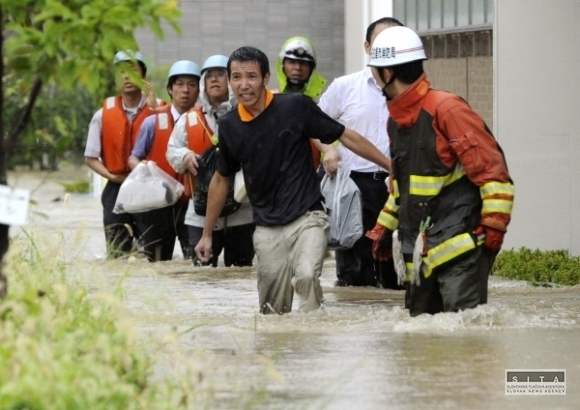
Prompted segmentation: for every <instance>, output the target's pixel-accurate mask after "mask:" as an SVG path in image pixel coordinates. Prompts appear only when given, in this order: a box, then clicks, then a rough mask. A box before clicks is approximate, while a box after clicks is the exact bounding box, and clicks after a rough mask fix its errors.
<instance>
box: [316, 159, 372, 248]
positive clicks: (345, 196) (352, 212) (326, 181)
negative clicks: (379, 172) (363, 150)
mask: <svg viewBox="0 0 580 410" xmlns="http://www.w3.org/2000/svg"><path fill="white" fill-rule="evenodd" d="M320 188H321V190H322V195H323V196H324V200H325V202H326V207H327V208H328V213H329V216H330V233H329V237H328V247H329V248H330V249H349V248H352V247H353V245H354V244H355V242H356V241H358V240H359V238H360V237H361V236H362V234H363V231H364V230H363V223H362V199H361V193H360V190H359V189H358V187H357V186H356V184H355V183H354V181H353V180H352V179H350V169H348V167H347V166H346V165H344V164H343V163H342V162H339V163H338V172H337V174H336V176H335V177H329V176H328V175H325V176H324V178H322V182H321V183H320Z"/></svg>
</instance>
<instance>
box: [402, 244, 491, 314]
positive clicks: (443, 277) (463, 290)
mask: <svg viewBox="0 0 580 410" xmlns="http://www.w3.org/2000/svg"><path fill="white" fill-rule="evenodd" d="M494 261H495V255H488V254H487V253H485V252H484V251H483V249H482V247H478V248H477V249H476V250H474V251H473V252H470V253H468V254H467V255H464V256H462V257H460V258H459V259H457V260H453V261H451V262H449V263H448V264H446V265H445V266H442V267H441V268H440V269H437V270H435V271H434V272H432V273H431V275H430V276H429V277H428V278H425V276H423V273H422V272H421V277H420V282H421V284H420V285H419V286H417V285H410V286H409V287H408V288H407V292H406V294H405V307H406V308H407V309H409V313H410V315H411V316H418V315H420V314H422V313H429V314H432V315H433V314H435V313H439V312H458V311H460V310H464V309H470V308H474V307H476V306H477V305H481V304H484V303H487V282H488V277H489V274H490V272H491V268H492V267H493V262H494Z"/></svg>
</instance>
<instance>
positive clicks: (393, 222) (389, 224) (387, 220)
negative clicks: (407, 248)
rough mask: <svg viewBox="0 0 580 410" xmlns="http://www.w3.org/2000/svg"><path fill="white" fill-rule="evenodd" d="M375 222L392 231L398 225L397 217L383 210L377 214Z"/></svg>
mask: <svg viewBox="0 0 580 410" xmlns="http://www.w3.org/2000/svg"><path fill="white" fill-rule="evenodd" d="M377 222H378V223H379V224H381V225H383V226H384V227H385V228H387V229H390V230H391V231H394V230H395V229H397V227H398V226H399V219H397V218H395V217H394V216H393V215H391V214H389V213H387V212H384V211H381V213H380V214H379V217H378V219H377Z"/></svg>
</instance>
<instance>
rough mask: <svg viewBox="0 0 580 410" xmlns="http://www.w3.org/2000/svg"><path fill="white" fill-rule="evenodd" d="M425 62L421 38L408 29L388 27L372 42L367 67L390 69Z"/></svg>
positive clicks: (425, 57)
mask: <svg viewBox="0 0 580 410" xmlns="http://www.w3.org/2000/svg"><path fill="white" fill-rule="evenodd" d="M419 60H427V56H426V55H425V49H424V48H423V43H422V42H421V38H419V36H418V35H417V33H415V32H414V31H413V30H411V29H410V28H408V27H399V26H395V27H389V28H387V29H385V30H383V31H381V32H380V33H379V35H378V36H377V37H376V38H375V41H373V45H372V49H371V61H369V63H368V66H369V67H391V66H394V65H399V64H405V63H410V62H412V61H419Z"/></svg>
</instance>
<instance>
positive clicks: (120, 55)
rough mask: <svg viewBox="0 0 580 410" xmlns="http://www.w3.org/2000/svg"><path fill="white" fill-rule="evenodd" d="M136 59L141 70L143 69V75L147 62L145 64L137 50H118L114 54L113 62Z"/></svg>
mask: <svg viewBox="0 0 580 410" xmlns="http://www.w3.org/2000/svg"><path fill="white" fill-rule="evenodd" d="M135 60H136V61H137V63H139V65H140V66H141V70H142V71H143V75H144V76H145V74H147V64H145V59H144V58H143V54H141V53H140V52H138V51H132V50H125V51H119V52H117V54H115V57H114V58H113V64H117V63H122V62H123V61H135Z"/></svg>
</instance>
